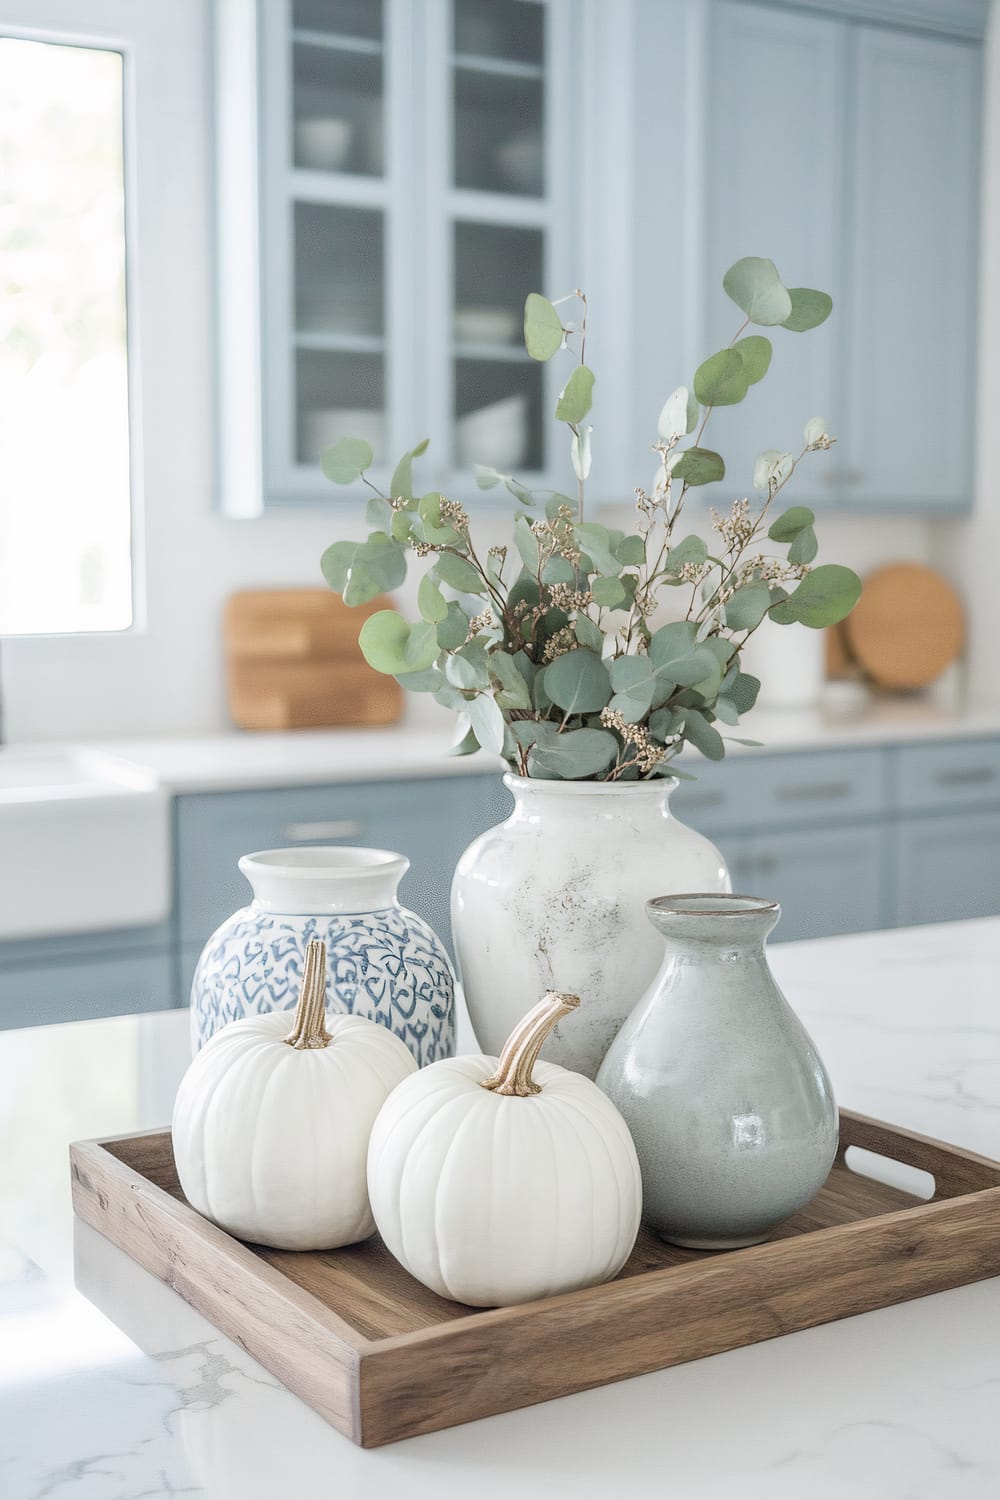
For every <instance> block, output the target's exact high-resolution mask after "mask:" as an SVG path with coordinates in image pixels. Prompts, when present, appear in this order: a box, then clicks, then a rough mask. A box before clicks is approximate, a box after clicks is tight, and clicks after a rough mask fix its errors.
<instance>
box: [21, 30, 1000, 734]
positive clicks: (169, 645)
mask: <svg viewBox="0 0 1000 1500" xmlns="http://www.w3.org/2000/svg"><path fill="white" fill-rule="evenodd" d="M60 3H63V4H68V3H69V0H46V4H56V5H58V4H60ZM105 3H107V4H108V5H109V6H114V5H116V4H126V3H127V0H105ZM144 6H145V7H146V8H147V14H152V15H154V16H155V18H156V26H158V27H160V28H161V32H160V34H159V35H154V36H153V37H152V38H151V41H150V46H149V48H148V49H147V51H146V53H145V54H141V55H140V56H138V57H137V62H136V67H137V78H138V86H139V89H140V91H141V92H140V102H141V104H142V105H143V106H144V107H145V108H146V109H147V110H149V111H158V112H160V116H161V118H163V119H166V120H169V121H170V122H171V128H170V130H169V131H164V130H162V129H160V130H159V131H158V132H157V133H156V136H155V140H154V139H153V137H150V138H149V141H148V142H147V155H146V158H145V161H144V163H143V172H142V178H141V181H140V184H139V196H138V213H139V242H140V246H141V247H142V248H143V251H144V255H143V258H142V260H141V263H140V265H139V267H138V269H139V277H140V283H141V294H142V317H141V325H140V328H139V335H140V341H141V354H140V357H141V361H142V383H143V403H142V413H141V423H142V446H143V459H144V467H145V470H146V475H147V479H146V485H145V495H144V510H145V538H144V549H145V559H146V563H145V597H146V625H145V628H144V629H142V630H137V631H135V632H132V633H129V634H128V635H124V636H115V637H78V638H75V639H65V638H63V639H59V638H53V639H44V640H39V639H35V640H23V641H11V642H7V643H4V645H3V647H2V648H0V649H2V672H3V688H4V698H5V708H6V732H7V737H8V738H9V739H10V740H12V741H32V740H39V739H60V738H78V737H81V736H88V737H93V736H132V735H137V734H146V733H148V734H155V733H161V734H162V733H185V732H192V731H211V730H215V729H219V728H223V727H225V726H226V723H227V720H226V715H225V706H224V700H223V690H222V661H221V646H220V621H221V611H222V605H223V602H224V600H225V598H226V596H227V595H228V594H229V593H231V592H232V591H233V590H234V589H239V588H249V587H255V586H265V587H266V586H280V585H286V584H292V585H295V584H314V583H317V582H318V581H319V568H318V560H319V556H320V553H321V551H322V549H323V547H324V546H325V545H326V544H327V543H328V542H329V541H331V540H335V539H337V538H340V537H343V536H346V535H350V534H351V533H352V525H353V532H354V533H355V534H358V535H360V534H361V529H362V528H361V526H360V523H359V522H358V521H357V520H353V523H352V518H351V517H350V515H349V513H345V512H343V511H342V510H341V508H340V506H339V505H338V503H337V502H336V501H332V502H331V505H330V507H329V509H328V510H324V511H323V512H321V513H313V512H310V513H308V514H285V515H278V516H268V517H266V518H264V519H262V520H254V521H231V520H226V519H224V518H223V517H221V516H220V515H219V514H218V512H217V509H216V501H215V476H214V472H213V459H212V450H213V444H212V436H213V434H212V420H213V419H212V392H213V373H212V359H211V338H212V321H213V303H212V265H211V257H210V255H209V254H208V253H207V252H208V247H209V246H210V244H211V203H212V186H211V153H210V149H209V144H210V121H209V98H210V94H209V86H208V85H209V67H210V64H209V52H208V35H207V26H208V6H207V3H206V0H185V3H184V4H183V5H179V6H178V5H175V4H174V3H172V0H144ZM154 31H155V28H154ZM154 58H155V60H156V65H155V66H154V65H153V60H154ZM172 61H173V63H174V65H171V62H172ZM986 69H987V91H986V92H987V114H986V154H985V182H986V201H985V244H984V265H985V266H986V267H989V266H990V265H991V264H992V265H994V266H995V265H1000V108H997V107H996V105H997V101H998V100H1000V41H998V39H997V37H996V35H994V36H993V37H992V38H991V42H990V46H989V48H988V53H987V64H986ZM983 326H984V329H988V328H990V327H996V328H1000V288H998V287H997V285H996V282H995V281H994V280H993V279H992V278H990V277H989V276H986V277H985V278H984V308H983ZM998 406H1000V339H998V340H996V341H995V344H994V345H993V346H991V345H990V343H989V341H988V339H987V338H986V337H985V336H984V337H983V340H982V400H981V410H982V412H983V413H984V418H983V420H982V422H981V425H980V451H979V503H978V508H977V513H976V516H975V517H974V518H973V519H972V520H971V521H969V522H963V523H955V522H930V521H923V520H910V519H904V518H900V519H887V518H883V519H878V518H875V519H860V518H859V519H855V518H846V517H834V518H830V519H825V520H823V521H822V527H821V533H820V541H821V547H822V552H823V555H824V556H825V557H827V558H829V559H833V560H837V561H842V562H845V563H848V564H850V565H852V566H854V567H855V568H857V569H859V570H860V571H862V572H864V571H865V570H866V569H868V568H870V567H872V566H874V565H876V564H878V563H880V562H883V561H886V560H889V559H896V558H914V559H918V560H927V561H933V562H935V563H937V564H939V565H943V566H944V567H945V568H946V570H953V571H954V573H955V576H956V578H962V577H964V578H965V579H966V580H967V585H966V592H967V596H969V597H973V598H974V599H975V610H974V631H973V645H972V657H973V662H974V666H975V671H974V681H975V682H976V683H977V685H978V687H979V689H980V690H981V692H982V695H983V696H987V695H990V696H993V695H995V696H998V697H1000V686H998V676H1000V674H998V673H997V669H996V666H995V645H994V643H995V642H996V641H998V640H1000V590H998V589H997V587H996V584H995V581H994V580H995V576H996V563H995V561H994V559H995V558H996V557H997V556H998V555H1000V451H998V448H997V445H996V444H994V442H993V441H992V434H991V426H992V424H991V422H990V420H989V417H988V414H989V413H990V412H991V411H993V410H995V409H997V408H998ZM933 440H935V441H943V440H946V438H945V436H944V435H934V439H933ZM630 482H631V483H634V482H635V481H634V479H633V480H631V481H630ZM484 530H485V531H486V532H487V533H488V534H487V539H486V545H489V543H490V542H491V541H493V540H498V541H502V540H505V537H504V535H503V531H504V523H503V519H502V518H501V517H499V516H496V515H493V516H490V517H489V518H488V521H487V523H486V525H485V527H484ZM991 543H992V555H991V554H990V550H989V549H990V545H991ZM409 593H410V590H409V589H408V590H407V591H406V592H405V593H404V599H405V597H406V595H407V594H409ZM987 684H989V685H991V688H992V693H990V694H987ZM427 711H428V707H427V705H425V704H424V703H422V702H421V703H420V704H415V705H413V706H412V707H411V709H410V713H411V715H415V716H421V715H423V714H425V713H426V712H427Z"/></svg>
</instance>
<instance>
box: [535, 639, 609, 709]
mask: <svg viewBox="0 0 1000 1500" xmlns="http://www.w3.org/2000/svg"><path fill="white" fill-rule="evenodd" d="M541 676H542V680H543V683H544V687H545V692H546V693H547V694H548V696H549V697H550V698H551V700H552V702H553V703H554V704H555V705H556V707H557V708H561V709H563V710H564V712H566V713H570V714H594V713H599V712H600V710H601V709H602V708H603V707H604V706H605V704H606V703H607V701H608V699H609V698H610V697H611V679H610V677H609V676H608V669H607V667H606V666H605V665H604V663H603V662H602V661H601V658H600V657H599V656H597V655H596V654H595V652H593V651H588V650H587V649H586V647H584V646H578V647H577V648H576V649H575V650H573V651H567V652H566V653H565V654H564V655H563V656H557V657H556V659H555V661H553V662H550V663H549V665H548V666H547V667H546V668H545V671H544V672H543V673H542V674H541Z"/></svg>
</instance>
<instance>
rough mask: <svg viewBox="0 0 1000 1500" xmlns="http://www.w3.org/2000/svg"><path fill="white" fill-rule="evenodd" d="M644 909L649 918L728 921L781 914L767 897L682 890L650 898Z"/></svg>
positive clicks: (777, 907)
mask: <svg viewBox="0 0 1000 1500" xmlns="http://www.w3.org/2000/svg"><path fill="white" fill-rule="evenodd" d="M646 910H647V912H649V914H650V915H651V916H652V915H654V914H656V915H658V916H664V917H722V918H723V919H724V920H725V921H729V922H732V921H739V920H740V919H741V918H742V919H743V920H746V919H748V918H749V919H755V918H757V917H767V916H780V915H781V907H780V906H779V905H778V903H777V901H772V900H771V899H770V898H769V897H767V896H745V895H741V894H740V893H739V892H736V891H733V892H729V891H685V892H682V893H680V892H679V893H677V894H675V895H669V896H652V897H650V899H649V900H648V901H647V902H646Z"/></svg>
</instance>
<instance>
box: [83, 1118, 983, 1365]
mask: <svg viewBox="0 0 1000 1500" xmlns="http://www.w3.org/2000/svg"><path fill="white" fill-rule="evenodd" d="M845 1127H846V1130H845ZM840 1128H841V1141H840V1147H839V1150H838V1154H837V1160H838V1161H843V1158H844V1155H845V1153H846V1151H847V1149H848V1148H849V1147H850V1146H852V1145H853V1146H859V1147H860V1148H861V1149H864V1150H873V1149H875V1148H874V1147H873V1146H872V1144H871V1142H872V1140H873V1139H874V1138H876V1137H879V1136H883V1135H888V1136H889V1137H890V1138H891V1139H892V1140H893V1142H894V1143H896V1142H898V1143H899V1147H900V1149H897V1151H896V1153H895V1154H894V1156H893V1158H892V1159H893V1160H896V1161H899V1162H900V1163H901V1164H903V1165H908V1166H915V1167H917V1168H918V1169H919V1170H922V1171H929V1172H931V1173H932V1175H934V1177H935V1183H936V1187H937V1188H938V1189H939V1184H938V1183H937V1173H935V1172H934V1171H933V1168H932V1167H931V1166H930V1165H929V1164H928V1160H929V1158H943V1159H944V1160H945V1161H953V1162H954V1163H956V1164H962V1165H963V1166H964V1167H967V1168H975V1169H977V1170H980V1171H982V1172H983V1173H984V1174H985V1175H986V1176H987V1177H988V1178H992V1179H993V1180H992V1182H991V1183H989V1184H987V1185H984V1186H982V1187H977V1188H972V1189H969V1190H966V1191H963V1192H953V1193H949V1194H942V1193H940V1191H939V1190H936V1191H935V1194H934V1196H933V1197H932V1198H930V1199H928V1200H926V1201H919V1202H916V1203H914V1204H913V1205H911V1206H910V1207H908V1208H901V1209H895V1210H893V1211H892V1212H890V1213H886V1214H879V1215H878V1216H877V1217H875V1218H872V1219H856V1220H853V1221H852V1222H850V1223H846V1224H833V1225H829V1226H827V1227H826V1228H825V1229H813V1230H810V1231H808V1233H806V1234H802V1235H794V1236H791V1237H789V1238H786V1239H780V1240H765V1241H764V1242H763V1243H762V1244H759V1245H751V1246H747V1247H745V1248H744V1249H742V1250H740V1251H739V1252H738V1255H739V1265H740V1267H741V1268H746V1267H747V1266H748V1265H750V1266H753V1267H755V1266H757V1265H766V1264H773V1265H774V1266H775V1267H778V1266H780V1265H781V1264H782V1263H783V1262H784V1261H785V1260H794V1259H795V1256H796V1254H797V1253H798V1252H799V1249H800V1247H801V1244H802V1241H803V1240H806V1239H807V1240H808V1241H809V1243H810V1244H814V1243H819V1244H835V1243H836V1242H837V1241H838V1240H840V1239H843V1238H848V1237H850V1238H857V1237H858V1236H859V1234H863V1233H864V1226H865V1225H867V1224H879V1225H888V1224H893V1223H901V1224H906V1223H910V1222H912V1221H913V1220H914V1219H920V1220H921V1221H924V1222H933V1219H934V1217H935V1216H936V1214H937V1213H939V1212H941V1211H943V1210H945V1209H948V1208H949V1207H953V1206H954V1205H955V1204H956V1203H957V1202H958V1201H962V1200H983V1199H986V1198H989V1197H991V1196H992V1195H996V1197H997V1199H998V1204H1000V1161H994V1160H993V1159H992V1158H990V1157H986V1156H979V1155H977V1154H976V1153H975V1152H971V1151H967V1150H965V1148H964V1147H959V1146H952V1145H949V1144H948V1143H947V1142H944V1141H940V1140H937V1139H935V1138H934V1137H933V1136H925V1135H919V1134H917V1133H916V1132H914V1131H909V1130H905V1129H903V1128H902V1127H899V1126H895V1125H890V1124H887V1123H886V1122H885V1121H882V1120H877V1119H874V1118H873V1117H871V1116H868V1115H862V1114H858V1113H856V1112H854V1111H852V1110H846V1109H842V1110H841V1111H840ZM169 1134H170V1131H169V1129H160V1130H139V1131H132V1132H128V1133H126V1134H125V1135H115V1136H103V1137H96V1138H93V1139H90V1140H84V1141H74V1142H73V1143H72V1144H71V1145H70V1160H71V1163H72V1165H73V1167H74V1169H75V1167H76V1166H77V1165H78V1164H86V1163H87V1162H97V1163H99V1162H100V1161H101V1159H102V1158H103V1157H105V1156H108V1157H111V1159H112V1160H113V1161H114V1162H115V1163H116V1167H117V1169H118V1170H119V1171H120V1172H124V1173H125V1174H127V1177H128V1179H129V1186H130V1187H131V1188H132V1191H133V1192H135V1193H137V1194H138V1193H139V1192H141V1193H142V1195H143V1196H146V1197H150V1198H152V1200H153V1201H154V1202H158V1203H161V1204H162V1205H163V1206H164V1207H167V1208H168V1209H169V1212H170V1213H171V1214H172V1215H174V1216H175V1217H176V1218H177V1219H178V1220H179V1221H180V1222H181V1223H183V1222H184V1221H185V1220H188V1221H189V1222H190V1223H191V1224H192V1225H197V1226H198V1231H199V1233H200V1234H201V1236H202V1237H203V1238H204V1239H205V1240H206V1241H207V1242H208V1243H209V1244H210V1245H212V1247H213V1249H215V1250H216V1251H217V1253H219V1254H221V1255H222V1256H224V1257H225V1258H226V1259H227V1260H229V1261H230V1262H232V1263H233V1264H235V1266H236V1267H237V1268H238V1269H240V1270H242V1271H243V1272H245V1273H249V1274H251V1275H253V1276H254V1277H256V1278H257V1279H258V1280H259V1281H261V1282H262V1283H264V1284H265V1285H266V1286H267V1287H268V1288H269V1290H271V1291H273V1292H276V1293H277V1294H278V1296H279V1297H282V1298H284V1299H286V1300H288V1301H289V1302H291V1303H292V1304H293V1305H294V1306H296V1307H297V1308H298V1310H299V1311H300V1312H302V1313H304V1314H306V1315H307V1316H309V1317H312V1318H314V1319H315V1320H316V1322H317V1323H319V1324H321V1325H322V1327H323V1328H324V1330H325V1332H326V1333H327V1334H328V1335H329V1336H331V1337H332V1338H334V1339H336V1340H337V1341H338V1343H340V1344H342V1345H343V1346H344V1349H345V1351H348V1352H350V1353H351V1354H353V1355H354V1356H355V1357H356V1358H357V1359H358V1360H359V1361H360V1360H362V1359H363V1358H364V1357H365V1356H369V1357H370V1356H372V1355H374V1354H376V1353H383V1352H384V1353H390V1352H392V1351H393V1350H396V1349H401V1348H408V1347H411V1346H413V1345H418V1344H421V1343H431V1342H439V1341H441V1340H444V1339H448V1338H449V1337H450V1338H459V1337H461V1336H463V1335H464V1334H465V1333H467V1332H468V1331H469V1329H470V1328H472V1327H477V1328H489V1327H491V1326H493V1325H494V1324H497V1323H500V1324H503V1323H505V1322H508V1321H510V1319H511V1317H512V1316H513V1317H516V1316H520V1315H522V1314H523V1313H524V1312H525V1311H526V1309H530V1310H531V1312H532V1313H533V1314H535V1313H543V1312H545V1311H547V1310H548V1309H550V1308H552V1309H557V1308H562V1307H565V1306H567V1305H575V1306H576V1307H578V1308H579V1309H580V1311H581V1312H582V1313H585V1312H587V1311H588V1310H589V1309H590V1308H591V1307H593V1306H595V1305H606V1304H607V1303H608V1302H609V1301H613V1300H615V1299H616V1298H621V1299H625V1298H626V1297H627V1299H628V1300H630V1301H631V1300H632V1299H633V1298H634V1296H635V1293H636V1292H637V1291H639V1290H641V1289H645V1290H647V1291H651V1290H653V1289H654V1288H655V1287H656V1286H657V1285H658V1284H659V1283H661V1282H662V1283H665V1284H666V1283H669V1284H670V1286H671V1288H673V1289H676V1288H677V1287H678V1286H681V1285H689V1284H690V1285H696V1284H697V1283H699V1282H701V1281H703V1280H711V1279H713V1277H714V1276H717V1275H719V1274H720V1273H722V1274H723V1275H724V1273H725V1271H726V1268H727V1267H729V1266H732V1265H733V1264H734V1259H733V1255H732V1254H729V1255H711V1256H707V1257H706V1258H705V1259H704V1260H697V1261H690V1262H688V1263H686V1264H684V1265H673V1266H657V1267H655V1268H653V1269H652V1270H648V1271H637V1272H636V1273H635V1274H634V1275H632V1276H627V1277H620V1278H616V1279H615V1280H612V1281H606V1282H601V1283H599V1284H598V1285H597V1286H591V1287H581V1288H579V1289H578V1290H576V1291H571V1292H560V1293H557V1294H556V1295H554V1296H551V1297H541V1298H538V1299H537V1300H536V1301H534V1302H525V1303H518V1304H515V1305H514V1306H511V1307H490V1308H470V1309H469V1311H468V1313H466V1314H463V1315H462V1316H461V1317H457V1318H451V1319H449V1320H448V1321H446V1322H443V1323H437V1324H434V1325H433V1326H431V1327H428V1328H418V1329H414V1330H413V1331H412V1332H410V1333H401V1334H392V1335H387V1336H386V1337H385V1338H379V1339H370V1338H366V1337H365V1336H364V1335H363V1334H361V1333H359V1332H358V1330H357V1329H356V1328H354V1327H353V1326H352V1325H351V1324H350V1323H349V1322H348V1321H347V1320H346V1319H345V1318H343V1317H341V1316H340V1315H339V1314H338V1313H337V1312H335V1311H334V1309H333V1308H331V1307H330V1306H329V1305H328V1304H327V1303H326V1302H323V1301H322V1300H321V1299H320V1298H319V1297H317V1296H315V1295H314V1294H313V1293H312V1292H308V1291H306V1290H305V1288H304V1287H301V1286H299V1285H298V1283H296V1282H294V1281H292V1280H291V1279H290V1278H289V1277H288V1276H286V1275H285V1274H284V1273H283V1272H282V1271H280V1270H278V1269H277V1267H275V1266H273V1265H271V1264H270V1263H269V1262H268V1261H266V1260H265V1259H263V1258H262V1257H261V1256H260V1255H258V1254H256V1253H255V1251H254V1250H252V1249H251V1248H250V1247H249V1246H248V1245H247V1244H245V1243H244V1242H243V1241H242V1240H238V1239H236V1238H235V1236H233V1235H231V1234H228V1233H227V1232H226V1230H224V1229H220V1228H219V1226H218V1225H217V1224H213V1223H212V1221H211V1220H210V1219H206V1218H204V1216H203V1215H201V1214H199V1213H198V1211H197V1209H194V1208H192V1207H191V1205H190V1204H189V1203H188V1202H187V1201H186V1199H183V1198H176V1197H174V1195H173V1194H172V1193H168V1192H167V1191H166V1190H165V1189H164V1188H161V1187H159V1186H158V1185H157V1184H156V1183H155V1182H153V1181H152V1179H151V1178H148V1177H144V1176H143V1174H142V1173H141V1172H139V1171H137V1170H136V1168H135V1167H132V1166H130V1165H129V1164H128V1162H125V1161H123V1160H122V1159H121V1157H119V1156H116V1155H115V1154H114V1152H113V1151H112V1150H111V1149H110V1148H111V1147H113V1146H116V1145H119V1144H121V1143H123V1142H127V1141H138V1140H150V1139H153V1138H156V1137H160V1136H169ZM845 1134H846V1135H847V1137H848V1138H847V1139H845ZM856 1137H858V1138H856ZM876 1154H877V1155H883V1156H884V1155H886V1153H885V1151H876ZM848 1170H852V1169H850V1168H849V1169H848ZM857 1175H859V1176H862V1177H864V1176H865V1174H863V1173H858V1174H857ZM306 1253H324V1252H306ZM326 1253H330V1254H333V1253H335V1252H333V1251H330V1252H326Z"/></svg>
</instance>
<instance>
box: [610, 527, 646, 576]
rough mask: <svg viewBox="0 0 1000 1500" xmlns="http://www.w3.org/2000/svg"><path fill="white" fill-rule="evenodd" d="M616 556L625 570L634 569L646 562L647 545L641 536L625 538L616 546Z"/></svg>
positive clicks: (616, 543)
mask: <svg viewBox="0 0 1000 1500" xmlns="http://www.w3.org/2000/svg"><path fill="white" fill-rule="evenodd" d="M613 550H614V554H615V557H617V559H618V561H619V562H620V563H621V565H622V567H623V568H630V567H631V568H634V567H637V566H638V565H639V564H640V563H644V562H645V561H646V543H645V542H644V541H643V539H642V537H641V536H635V535H631V536H623V537H622V539H621V541H620V542H615V544H614V549H613Z"/></svg>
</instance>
